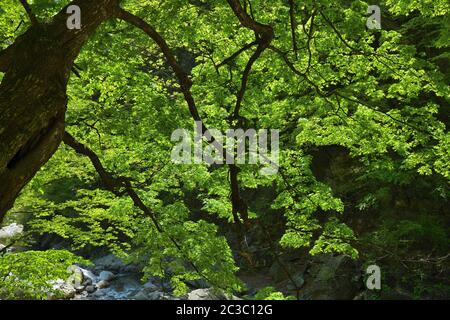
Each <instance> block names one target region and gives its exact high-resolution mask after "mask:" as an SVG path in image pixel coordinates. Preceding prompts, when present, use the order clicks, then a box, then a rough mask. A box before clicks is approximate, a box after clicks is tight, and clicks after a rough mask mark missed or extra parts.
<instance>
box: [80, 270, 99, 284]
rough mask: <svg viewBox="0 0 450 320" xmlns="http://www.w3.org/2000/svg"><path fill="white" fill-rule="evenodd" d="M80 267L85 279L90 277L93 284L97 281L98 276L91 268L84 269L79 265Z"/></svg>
mask: <svg viewBox="0 0 450 320" xmlns="http://www.w3.org/2000/svg"><path fill="white" fill-rule="evenodd" d="M79 269H80V270H81V272H82V273H83V278H84V279H85V281H86V280H87V279H90V280H91V284H92V283H93V282H97V276H96V275H95V274H94V273H93V272H92V271H91V270H88V269H83V268H80V267H79Z"/></svg>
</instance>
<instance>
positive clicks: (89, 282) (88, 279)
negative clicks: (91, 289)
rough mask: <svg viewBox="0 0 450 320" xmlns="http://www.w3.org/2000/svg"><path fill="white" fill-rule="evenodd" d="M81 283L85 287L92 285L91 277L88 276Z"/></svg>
mask: <svg viewBox="0 0 450 320" xmlns="http://www.w3.org/2000/svg"><path fill="white" fill-rule="evenodd" d="M82 285H83V286H85V287H87V286H90V285H92V279H90V278H86V279H84V281H83V283H82Z"/></svg>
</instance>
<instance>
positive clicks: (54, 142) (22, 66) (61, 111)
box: [0, 0, 120, 222]
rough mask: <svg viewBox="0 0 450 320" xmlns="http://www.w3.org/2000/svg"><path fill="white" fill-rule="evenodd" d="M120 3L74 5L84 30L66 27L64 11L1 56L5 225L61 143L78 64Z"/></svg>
mask: <svg viewBox="0 0 450 320" xmlns="http://www.w3.org/2000/svg"><path fill="white" fill-rule="evenodd" d="M119 2H120V0H95V1H93V0H77V1H73V2H72V3H71V5H78V6H79V7H80V9H81V23H82V28H81V29H80V30H76V29H74V30H69V29H68V28H67V26H66V22H67V18H68V17H69V15H68V14H67V13H66V8H64V9H63V10H62V11H61V12H60V13H58V14H57V15H56V16H55V17H54V18H53V20H52V21H51V22H49V23H45V24H44V23H37V24H33V26H32V27H30V29H29V30H28V31H27V32H26V33H25V34H23V35H22V36H20V37H19V38H17V40H16V41H15V42H14V44H12V45H11V46H10V47H9V48H7V49H6V50H4V51H3V52H0V71H2V72H4V73H5V75H4V78H3V80H2V83H1V84H0V222H1V221H2V219H3V217H4V216H5V214H6V212H7V211H8V210H9V209H10V208H11V207H12V206H13V204H14V201H15V199H16V198H17V196H18V194H19V192H20V191H21V189H22V188H23V187H24V186H25V185H26V184H27V183H28V182H29V181H30V180H31V178H32V177H33V176H34V175H35V174H36V172H37V171H38V170H39V169H40V168H41V167H42V166H43V165H44V164H45V163H46V162H47V161H48V160H49V159H50V157H51V156H52V155H53V153H54V152H55V151H56V149H57V148H58V146H59V144H60V143H61V141H62V137H63V134H64V115H65V111H66V106H67V94H66V88H67V83H68V80H69V76H70V70H71V69H72V66H73V63H74V60H75V59H76V57H77V56H78V54H79V52H80V50H81V47H82V46H83V44H84V43H85V42H86V40H87V39H88V38H89V36H90V35H91V34H92V33H93V32H94V31H95V30H96V29H97V27H98V26H99V25H100V24H101V23H102V22H104V21H105V20H108V19H109V18H112V17H114V16H115V15H116V13H117V10H118V8H119Z"/></svg>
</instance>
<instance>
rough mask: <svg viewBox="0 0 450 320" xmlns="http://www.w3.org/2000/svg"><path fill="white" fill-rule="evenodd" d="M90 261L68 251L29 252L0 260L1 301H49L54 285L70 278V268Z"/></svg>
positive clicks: (9, 254)
mask: <svg viewBox="0 0 450 320" xmlns="http://www.w3.org/2000/svg"><path fill="white" fill-rule="evenodd" d="M74 263H82V264H88V263H89V261H87V260H85V259H83V258H80V257H78V256H76V255H74V254H73V253H70V252H68V251H65V250H48V251H26V252H18V253H7V254H4V255H1V256H0V299H47V298H48V296H49V295H50V294H51V293H52V294H55V295H58V292H56V291H55V289H53V286H52V284H51V281H55V280H58V279H61V280H65V279H67V278H68V277H69V275H70V274H69V273H68V272H67V268H68V267H69V266H71V265H73V264H74Z"/></svg>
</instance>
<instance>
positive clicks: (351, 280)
mask: <svg viewBox="0 0 450 320" xmlns="http://www.w3.org/2000/svg"><path fill="white" fill-rule="evenodd" d="M315 260H316V261H315V263H313V266H312V267H311V268H310V269H309V270H308V273H307V275H305V282H304V285H303V287H302V290H301V292H300V293H301V296H300V298H301V299H313V300H336V299H339V300H351V299H353V298H354V297H355V296H356V295H357V294H358V291H359V288H360V284H361V281H359V280H360V279H359V278H358V277H360V268H359V266H358V263H357V262H355V261H354V260H352V259H351V258H350V257H348V256H344V255H338V256H333V255H331V254H325V255H321V256H318V257H316V258H315Z"/></svg>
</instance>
